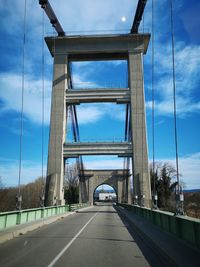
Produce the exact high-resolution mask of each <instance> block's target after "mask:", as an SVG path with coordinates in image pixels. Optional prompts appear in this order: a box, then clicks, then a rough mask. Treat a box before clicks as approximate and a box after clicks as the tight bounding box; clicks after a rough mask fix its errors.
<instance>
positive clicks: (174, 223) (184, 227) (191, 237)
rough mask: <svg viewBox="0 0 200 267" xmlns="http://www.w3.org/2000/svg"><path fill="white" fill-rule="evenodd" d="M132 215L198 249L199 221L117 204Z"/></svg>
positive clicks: (199, 236)
mask: <svg viewBox="0 0 200 267" xmlns="http://www.w3.org/2000/svg"><path fill="white" fill-rule="evenodd" d="M119 206H122V207H124V208H126V209H127V210H129V211H131V212H133V213H134V214H136V215H138V216H140V217H142V218H143V219H145V220H147V221H148V222H150V223H153V224H155V225H156V226H158V227H160V228H162V229H163V230H164V231H166V232H169V233H171V234H173V235H175V236H177V237H178V238H180V239H182V240H184V241H186V242H188V243H190V244H191V245H192V246H194V247H196V248H197V249H200V220H199V219H195V218H191V217H186V216H175V215H174V213H171V212H166V211H160V210H152V209H149V208H144V207H139V206H136V205H128V204H119Z"/></svg>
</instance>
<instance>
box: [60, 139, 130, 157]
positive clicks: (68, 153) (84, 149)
mask: <svg viewBox="0 0 200 267" xmlns="http://www.w3.org/2000/svg"><path fill="white" fill-rule="evenodd" d="M89 155H117V156H119V157H131V156H132V144H131V143H130V142H116V143H114V142H101V143H100V142H99V143H93V142H91V143H88V142H83V143H82V142H79V143H65V144H64V148H63V157H64V158H76V157H78V156H89Z"/></svg>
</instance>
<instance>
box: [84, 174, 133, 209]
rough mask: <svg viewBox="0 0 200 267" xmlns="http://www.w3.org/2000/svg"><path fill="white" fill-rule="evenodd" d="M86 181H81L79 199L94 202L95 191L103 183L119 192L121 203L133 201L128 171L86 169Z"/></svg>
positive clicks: (118, 199)
mask: <svg viewBox="0 0 200 267" xmlns="http://www.w3.org/2000/svg"><path fill="white" fill-rule="evenodd" d="M84 177H85V182H84V183H82V182H81V180H82V179H80V183H79V201H80V202H89V203H91V204H92V203H93V192H94V189H95V188H97V187H98V186H99V185H101V184H108V185H110V186H112V187H113V188H114V189H115V190H116V193H117V197H118V198H117V201H118V202H119V203H131V195H130V177H129V175H127V171H126V170H125V171H124V170H121V169H115V170H84Z"/></svg>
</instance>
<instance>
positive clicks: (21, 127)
mask: <svg viewBox="0 0 200 267" xmlns="http://www.w3.org/2000/svg"><path fill="white" fill-rule="evenodd" d="M25 43H26V0H24V19H23V44H22V47H23V48H22V88H21V115H20V144H19V176H18V196H17V209H19V210H20V209H21V200H22V199H21V172H22V141H23V140H22V137H23V117H24V83H25V78H24V76H25Z"/></svg>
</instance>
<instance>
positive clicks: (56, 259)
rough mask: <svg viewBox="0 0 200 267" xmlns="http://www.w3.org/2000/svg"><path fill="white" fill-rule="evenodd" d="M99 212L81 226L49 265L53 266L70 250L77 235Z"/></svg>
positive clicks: (49, 266)
mask: <svg viewBox="0 0 200 267" xmlns="http://www.w3.org/2000/svg"><path fill="white" fill-rule="evenodd" d="M97 214H98V212H97V213H95V214H94V215H93V216H92V217H91V218H90V219H89V221H88V222H87V223H86V224H85V225H84V226H83V227H82V228H81V230H80V231H79V232H78V233H77V234H76V235H75V236H74V237H73V238H72V239H71V241H70V242H69V243H68V244H67V245H66V246H65V247H64V248H63V249H62V250H61V252H60V253H59V254H58V255H57V256H56V257H55V258H54V259H53V260H52V262H51V263H50V264H49V265H48V266H47V267H53V266H54V265H55V263H56V262H57V261H58V260H59V259H60V258H61V257H62V255H63V254H64V253H65V251H67V250H68V248H69V247H70V246H71V245H72V243H73V242H74V241H75V240H76V239H77V237H78V236H79V235H80V234H81V233H82V232H83V230H84V229H85V228H86V227H87V225H88V224H89V223H90V222H91V221H92V220H93V219H94V217H96V216H97Z"/></svg>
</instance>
